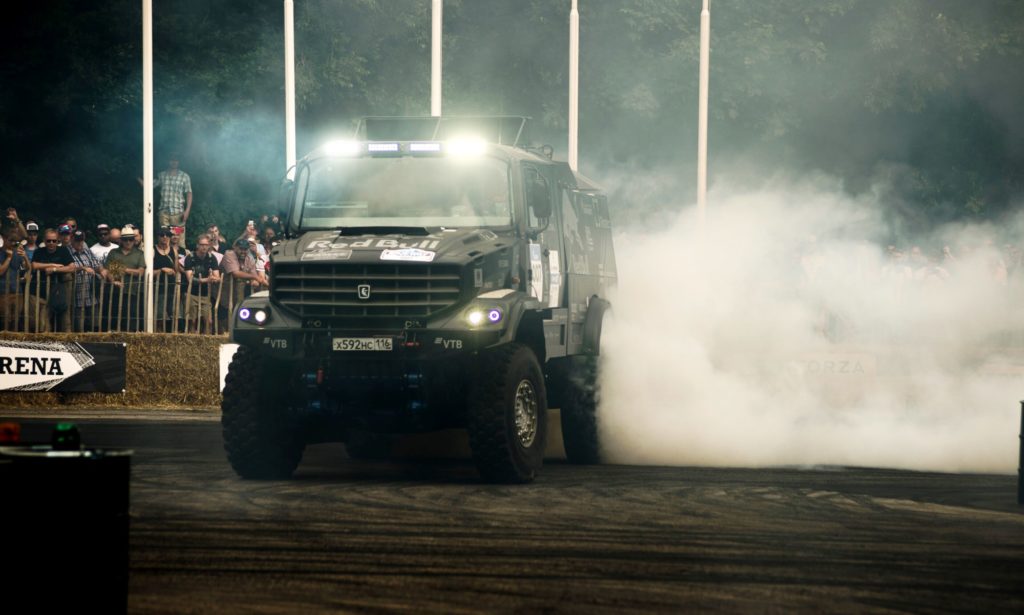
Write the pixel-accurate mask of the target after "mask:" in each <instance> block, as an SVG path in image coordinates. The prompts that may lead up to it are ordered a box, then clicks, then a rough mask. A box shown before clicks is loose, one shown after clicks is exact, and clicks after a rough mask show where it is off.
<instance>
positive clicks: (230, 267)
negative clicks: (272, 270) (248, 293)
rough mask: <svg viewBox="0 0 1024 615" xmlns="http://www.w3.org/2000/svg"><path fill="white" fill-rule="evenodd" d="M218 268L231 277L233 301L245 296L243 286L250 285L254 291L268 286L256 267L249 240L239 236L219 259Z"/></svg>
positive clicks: (235, 301)
mask: <svg viewBox="0 0 1024 615" xmlns="http://www.w3.org/2000/svg"><path fill="white" fill-rule="evenodd" d="M220 268H221V269H222V270H223V271H224V275H225V276H226V277H229V278H231V280H232V288H233V291H234V292H233V297H234V303H233V304H232V305H238V303H239V302H240V301H241V300H242V298H243V297H244V296H245V286H246V285H249V286H251V287H252V291H253V292H256V291H257V290H259V289H260V287H267V286H270V283H269V282H267V277H266V276H265V275H263V272H261V271H259V270H258V269H257V268H256V259H255V258H254V257H253V254H252V251H251V250H250V248H249V240H248V239H246V238H245V237H239V238H238V239H236V240H235V243H234V245H233V246H232V248H231V250H230V251H229V252H228V253H227V254H225V255H224V258H223V259H221V261H220Z"/></svg>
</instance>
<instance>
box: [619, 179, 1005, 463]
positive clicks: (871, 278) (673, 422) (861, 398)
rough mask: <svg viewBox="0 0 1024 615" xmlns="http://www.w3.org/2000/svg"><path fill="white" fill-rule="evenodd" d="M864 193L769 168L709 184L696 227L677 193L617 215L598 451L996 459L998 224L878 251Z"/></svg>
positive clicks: (1001, 291) (728, 457)
mask: <svg viewBox="0 0 1024 615" xmlns="http://www.w3.org/2000/svg"><path fill="white" fill-rule="evenodd" d="M650 180H651V181H652V182H657V181H660V178H657V177H650ZM718 183H719V185H728V183H729V182H728V181H719V182H718ZM879 193H881V192H880V191H876V192H874V193H873V194H868V195H864V196H862V197H849V196H844V195H843V194H842V192H841V191H840V190H839V189H838V186H837V185H836V184H835V182H832V181H829V180H828V179H826V178H821V177H817V178H812V179H805V180H803V181H800V182H796V183H794V182H786V181H779V180H776V181H772V182H769V183H768V184H767V185H766V186H764V187H762V188H760V189H756V190H744V191H742V192H739V191H737V192H733V193H730V192H729V191H727V190H722V189H717V190H713V192H712V195H711V197H710V202H711V203H712V205H711V206H710V207H709V212H708V217H707V224H706V228H705V232H704V233H703V235H702V234H701V233H700V231H699V229H698V226H697V219H696V215H695V212H694V211H693V209H692V208H687V209H686V210H684V211H682V212H681V213H679V214H678V216H677V217H675V219H669V220H665V219H659V220H658V221H657V227H651V228H629V229H625V230H622V231H620V232H619V234H618V235H617V236H616V245H615V247H616V255H617V259H618V265H619V287H618V290H617V292H616V293H615V295H614V297H613V299H612V303H613V305H614V317H613V320H612V321H611V322H610V323H609V324H608V326H607V327H606V329H605V340H604V346H603V351H602V352H603V355H604V362H603V367H602V369H603V390H602V398H601V399H602V401H601V408H600V411H599V412H600V425H601V434H602V441H603V445H604V447H605V451H606V453H607V455H608V457H609V458H610V460H611V461H616V462H623V463H644V464H672V465H676V464H695V465H729V466H737V465H742V466H762V465H788V464H798V465H803V464H812V465H813V464H842V465H858V466H882V467H894V468H910V469H927V470H949V471H994V472H1005V471H1013V470H1014V469H1015V468H1016V456H1017V428H1018V426H1019V423H1018V420H1019V418H1018V417H1019V414H1018V412H1019V406H1018V403H1019V400H1020V399H1022V398H1024V335H1021V334H1019V333H1016V332H1018V331H1022V327H1021V325H1022V324H1024V323H1022V322H1021V321H1022V314H1021V312H1022V311H1024V310H1022V309H1020V308H1019V307H1017V308H1015V307H1014V306H1020V305H1022V303H1021V302H1020V301H1019V299H1020V298H1021V294H1022V293H1021V292H1020V290H1019V288H1018V287H1017V286H1016V285H1015V284H1014V280H1013V279H1011V280H1010V282H1009V283H1004V280H1003V279H1002V278H1003V274H1004V273H1005V271H1001V270H1000V267H1002V266H1003V265H1004V264H1006V263H1005V260H1006V257H1005V255H1003V254H1001V250H1000V243H999V242H1000V239H1002V238H1003V237H1002V236H1001V235H1000V234H997V232H996V229H993V228H984V227H973V226H960V227H957V228H946V229H940V230H939V231H937V232H935V233H932V234H930V235H929V236H927V237H921V238H917V241H916V242H914V241H906V240H904V241H901V242H899V244H900V245H898V246H897V247H899V248H903V249H905V250H906V252H907V254H906V256H905V257H904V259H903V260H902V261H899V262H893V261H892V260H891V259H890V257H889V256H888V253H887V245H888V243H889V241H888V238H889V237H890V236H891V235H890V233H889V231H888V229H886V228H885V226H884V224H883V222H882V220H883V219H884V216H883V213H884V212H883V209H882V207H883V205H881V204H879V203H878V202H877V199H876V197H875V196H874V194H879ZM1010 226H1011V227H1012V226H1013V225H1010ZM1017 228H1019V225H1018V226H1017ZM1000 230H1002V231H1006V230H1007V228H1003V229H1000ZM1008 235H1009V236H1012V235H1013V233H1012V232H1010V233H1008ZM1017 236H1018V237H1019V236H1020V235H1019V234H1017ZM914 246H918V247H919V248H920V255H918V254H917V251H915V253H914V255H913V260H912V258H911V255H910V251H911V250H912V248H913V247H914ZM944 246H948V247H949V249H950V252H951V254H952V255H953V256H954V257H956V260H955V261H954V260H952V259H951V258H949V257H944V256H943V247H944ZM1000 259H1002V260H1000ZM929 260H930V261H931V262H930V263H929V262H928V261H929ZM1001 263H1002V264H1001ZM1009 266H1011V267H1012V263H1009ZM1017 273H1018V274H1020V273H1021V272H1017Z"/></svg>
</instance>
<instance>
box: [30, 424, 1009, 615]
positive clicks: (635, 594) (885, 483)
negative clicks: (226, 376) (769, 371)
mask: <svg viewBox="0 0 1024 615" xmlns="http://www.w3.org/2000/svg"><path fill="white" fill-rule="evenodd" d="M80 425H81V430H82V433H83V440H84V441H85V442H86V443H87V444H89V445H92V446H127V447H131V448H134V449H135V451H136V454H135V457H134V460H133V479H132V522H131V523H132V526H131V560H132V564H131V581H130V595H129V610H130V612H139V613H190V612H230V611H240V612H261V613H284V612H290V613H306V612H322V611H335V610H337V611H360V612H367V611H370V612H375V611H376V612H381V611H388V612H393V611H410V612H443V613H458V612H494V611H501V612H508V611H523V612H534V611H559V612H561V611H574V612H586V613H594V612H604V613H621V612H624V611H675V612H679V611H684V610H685V611H691V610H723V611H727V612H733V611H744V612H746V611H757V612H763V611H780V612H789V611H794V610H797V611H823V610H827V611H830V612H858V613H859V612H864V611H901V612H915V613H929V612H957V611H962V612H983V613H996V612H1001V613H1010V612H1018V613H1019V612H1024V510H1022V509H1021V508H1019V507H1018V506H1017V505H1016V503H1015V495H1016V494H1015V483H1016V479H1015V477H1013V476H991V475H949V474H928V473H914V472H900V471H886V470H871V469H852V468H816V469H768V470H750V469H707V468H654V467H623V466H598V467H575V466H570V465H566V464H564V463H549V464H548V465H547V466H546V467H545V471H544V473H543V474H542V475H541V477H540V479H539V480H538V481H537V482H536V483H534V484H532V485H527V486H517V487H506V486H490V485H483V484H480V483H479V481H478V479H477V477H476V473H475V471H474V470H473V468H472V466H471V465H469V464H468V463H467V462H465V461H450V462H437V461H434V462H429V463H424V462H415V461H409V460H406V461H401V462H396V463H380V462H356V461H351V460H348V459H347V458H346V456H345V454H344V452H343V447H341V445H319V446H315V447H311V448H309V449H308V450H307V453H306V457H305V459H304V461H303V463H302V465H301V466H300V468H299V471H298V473H297V475H296V478H295V480H292V481H287V482H247V481H241V480H239V479H237V478H236V477H235V476H234V474H233V473H232V472H231V470H230V468H229V467H228V465H227V463H226V461H225V460H224V456H223V454H222V451H221V440H220V432H219V425H218V424H217V423H215V422H212V421H205V422H203V421H192V422H179V421H176V422H158V421H80ZM41 428H42V425H41V424H38V425H36V424H31V423H29V424H27V425H26V435H27V436H29V437H33V436H38V435H40V434H42V433H44V432H42V431H40V430H41Z"/></svg>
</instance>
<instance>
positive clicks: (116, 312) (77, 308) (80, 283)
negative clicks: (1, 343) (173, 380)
mask: <svg viewBox="0 0 1024 615" xmlns="http://www.w3.org/2000/svg"><path fill="white" fill-rule="evenodd" d="M150 275H154V274H151V273H146V274H129V273H125V274H124V275H123V276H122V277H121V280H120V281H116V282H110V281H108V280H107V279H105V278H103V277H100V276H97V275H93V274H91V273H87V272H77V273H73V274H72V273H64V274H54V275H48V274H47V271H45V270H37V271H30V272H25V274H24V277H23V278H19V279H18V280H17V282H16V284H14V288H13V289H10V288H8V287H6V285H5V286H4V288H3V289H0V290H2V291H6V292H0V330H2V331H20V332H24V333H46V332H51V331H69V332H107V331H117V332H139V331H145V330H146V326H145V306H146V292H147V284H146V283H145V282H146V276H150ZM5 282H6V281H5ZM204 287H205V288H204ZM153 293H154V302H153V304H154V315H155V320H156V327H155V331H156V332H158V333H198V334H209V335H218V334H221V333H225V332H227V325H228V319H229V318H230V317H231V315H232V314H233V313H234V311H235V310H234V308H235V305H236V304H237V303H238V302H240V301H241V300H242V299H243V298H244V297H246V296H248V295H249V294H251V286H250V285H249V283H248V280H242V279H235V278H234V277H233V276H232V275H231V274H224V275H223V278H222V280H221V281H220V282H215V283H206V284H201V283H199V282H198V281H196V280H193V281H192V284H191V285H189V284H188V280H187V277H186V276H184V275H183V274H180V273H175V274H167V273H164V272H157V273H156V274H155V277H154V279H153Z"/></svg>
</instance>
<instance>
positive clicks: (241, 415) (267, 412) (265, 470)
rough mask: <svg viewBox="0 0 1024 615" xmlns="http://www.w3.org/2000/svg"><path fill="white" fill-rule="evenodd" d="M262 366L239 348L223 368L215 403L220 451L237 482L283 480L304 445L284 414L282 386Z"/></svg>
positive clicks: (278, 373)
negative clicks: (218, 406) (218, 408)
mask: <svg viewBox="0 0 1024 615" xmlns="http://www.w3.org/2000/svg"><path fill="white" fill-rule="evenodd" d="M283 371H286V370H275V369H273V366H271V365H270V364H268V362H267V360H266V359H264V358H263V357H261V356H260V355H259V354H258V353H256V352H255V351H253V350H250V349H249V348H246V347H245V346H242V347H240V348H239V349H238V352H236V353H235V356H234V358H233V359H232V360H231V365H230V366H229V367H228V374H227V378H226V379H225V383H224V396H223V399H222V401H221V426H222V427H223V434H224V450H225V452H227V455H228V462H229V463H231V467H232V468H234V470H235V472H236V473H237V474H238V475H239V476H241V477H242V478H249V479H275V478H289V477H290V476H291V475H292V473H293V472H294V471H295V468H296V467H297V466H298V465H299V461H300V460H301V459H302V453H303V451H304V450H305V448H306V443H305V440H304V439H303V438H302V434H301V432H300V430H299V428H298V425H297V423H296V421H295V418H294V417H293V416H292V414H291V412H290V409H289V408H288V395H287V391H288V386H287V382H286V381H285V379H284V378H283V377H282V376H281V374H282V372H283Z"/></svg>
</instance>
